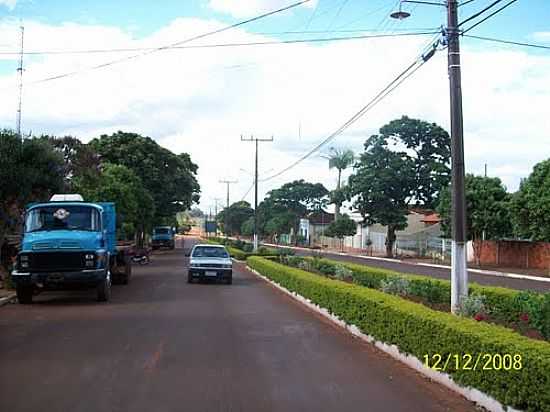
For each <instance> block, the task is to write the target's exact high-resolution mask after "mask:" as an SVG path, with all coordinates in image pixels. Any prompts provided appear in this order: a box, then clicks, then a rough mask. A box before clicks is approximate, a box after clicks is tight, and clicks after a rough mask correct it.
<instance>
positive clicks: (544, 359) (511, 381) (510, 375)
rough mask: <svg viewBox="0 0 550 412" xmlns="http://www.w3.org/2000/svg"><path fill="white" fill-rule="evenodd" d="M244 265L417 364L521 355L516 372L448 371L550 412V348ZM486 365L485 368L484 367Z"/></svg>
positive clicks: (505, 400)
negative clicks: (429, 358) (466, 356)
mask: <svg viewBox="0 0 550 412" xmlns="http://www.w3.org/2000/svg"><path fill="white" fill-rule="evenodd" d="M247 262H248V265H249V266H250V267H251V268H253V269H255V270H257V271H258V272H260V273H261V274H262V275H264V276H266V277H268V278H269V279H271V280H273V281H275V282H277V283H278V284H280V285H281V286H283V287H285V288H286V289H288V290H290V291H293V292H296V293H298V294H300V295H301V296H303V297H305V298H308V299H310V300H311V301H312V302H314V303H315V304H317V305H319V306H321V307H323V308H326V309H328V310H329V311H330V312H331V313H333V314H335V315H336V316H338V317H339V318H340V319H342V320H344V321H345V322H347V323H348V324H353V325H356V326H357V327H359V328H360V329H361V331H363V332H364V333H366V334H369V335H371V336H373V337H374V338H375V339H376V340H379V341H381V342H385V343H387V344H394V345H396V346H397V347H398V348H399V350H400V351H401V352H403V353H407V354H412V355H414V356H415V357H417V358H418V359H420V360H421V361H423V360H424V356H425V355H429V356H432V355H434V354H439V355H441V356H442V357H443V359H446V358H447V356H448V355H451V356H452V355H454V354H459V355H463V354H470V355H472V356H473V357H474V360H475V359H476V357H477V355H478V354H501V355H505V354H511V355H512V356H513V355H516V354H519V355H521V358H522V368H521V369H520V370H509V371H506V370H483V368H480V366H479V365H478V367H477V369H476V370H463V369H458V370H457V369H455V368H454V364H453V362H450V363H449V365H448V368H447V370H446V372H447V373H449V374H450V375H451V376H452V378H453V380H455V381H456V382H458V383H460V384H461V385H463V386H465V387H473V388H477V389H478V390H480V391H482V392H485V393H487V394H488V395H490V396H492V397H494V398H495V399H497V400H499V401H500V402H501V403H502V404H504V405H509V406H512V407H514V408H517V409H520V410H525V411H533V412H534V411H550V344H548V343H546V342H542V341H536V340H532V339H528V338H525V337H522V336H520V335H519V334H517V333H515V332H512V331H511V330H509V329H506V328H503V327H500V326H496V325H491V324H488V323H485V322H477V321H475V320H472V319H468V318H462V317H457V316H454V315H452V314H449V313H443V312H438V311H435V310H431V309H429V308H427V307H425V306H423V305H421V304H417V303H414V302H410V301H407V300H405V299H402V298H399V297H397V296H393V295H388V294H385V293H383V292H380V291H378V290H374V289H369V288H364V287H361V286H358V285H353V284H349V283H345V282H341V281H337V280H332V279H329V278H325V277H322V276H319V275H315V274H312V273H309V272H306V271H303V270H299V269H295V268H291V267H288V266H285V265H282V264H279V263H276V262H273V261H271V260H267V259H263V258H260V257H250V258H248V260H247ZM483 366H484V365H483Z"/></svg>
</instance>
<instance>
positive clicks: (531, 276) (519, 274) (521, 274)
mask: <svg viewBox="0 0 550 412" xmlns="http://www.w3.org/2000/svg"><path fill="white" fill-rule="evenodd" d="M262 245H265V246H271V247H279V248H287V249H293V250H301V251H306V252H312V253H315V252H317V253H319V252H322V253H323V254H328V255H338V256H349V257H355V258H360V259H365V260H383V261H388V262H395V263H402V264H405V265H413V266H414V265H416V266H427V267H433V268H442V269H449V270H450V269H451V267H450V266H449V265H440V264H435V263H429V262H425V261H422V260H419V259H416V260H414V259H392V258H385V257H377V256H365V255H361V254H357V253H348V252H338V251H336V250H327V249H310V248H303V247H296V246H286V245H276V244H272V243H262ZM504 270H505V271H503V270H502V269H501V268H499V270H487V269H480V268H476V267H468V271H469V272H473V273H478V274H481V275H487V276H500V277H506V278H514V279H526V280H534V281H539V282H548V283H550V276H546V275H544V273H538V272H539V271H536V270H529V271H527V270H524V269H515V268H504ZM526 272H527V273H526ZM541 272H542V271H541Z"/></svg>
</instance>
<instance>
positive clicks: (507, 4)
mask: <svg viewBox="0 0 550 412" xmlns="http://www.w3.org/2000/svg"><path fill="white" fill-rule="evenodd" d="M516 1H518V0H511V1H509V2H508V3H506V4H505V5H504V6H502V7H501V8H500V9H498V10H495V11H494V12H492V13H491V14H489V15H488V16H487V17H485V18H483V19H481V20H480V21H478V22H477V23H476V24H474V25H473V26H470V27H468V28H467V29H466V30H464V31H463V32H462V34H466V33H468V32H469V31H470V30H472V29H473V28H475V27H477V26H479V25H480V24H481V23H483V22H484V21H486V20H488V19H490V18H491V17H493V16H494V15H495V14H498V13H500V12H501V11H502V10H504V9H505V8H507V7H508V6H511V5H512V4H514V3H515V2H516Z"/></svg>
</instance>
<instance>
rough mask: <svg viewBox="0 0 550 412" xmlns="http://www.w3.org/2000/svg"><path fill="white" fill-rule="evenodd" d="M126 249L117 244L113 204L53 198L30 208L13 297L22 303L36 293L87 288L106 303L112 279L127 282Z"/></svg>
mask: <svg viewBox="0 0 550 412" xmlns="http://www.w3.org/2000/svg"><path fill="white" fill-rule="evenodd" d="M129 251H130V249H129V248H127V247H117V244H116V211H115V204H114V203H89V202H84V200H83V199H82V196H80V195H54V196H52V198H51V199H50V201H49V202H45V203H37V204H32V205H29V206H28V207H27V210H26V213H25V228H24V234H23V239H22V242H21V249H20V252H19V254H18V255H17V260H16V263H15V270H14V271H13V272H12V279H13V282H14V283H15V287H16V292H17V298H18V300H19V302H20V303H24V304H26V303H32V299H33V295H35V294H37V293H39V292H41V291H48V290H73V289H89V288H92V289H95V290H96V293H97V300H98V301H108V300H109V299H110V297H111V284H112V282H113V281H116V280H118V281H120V283H123V284H127V283H128V282H129V280H130V276H131V274H132V265H131V260H130V253H128V252H129Z"/></svg>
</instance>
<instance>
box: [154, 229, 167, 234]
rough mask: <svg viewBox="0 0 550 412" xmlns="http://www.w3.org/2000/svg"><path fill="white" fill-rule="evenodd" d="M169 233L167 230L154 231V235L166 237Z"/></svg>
mask: <svg viewBox="0 0 550 412" xmlns="http://www.w3.org/2000/svg"><path fill="white" fill-rule="evenodd" d="M169 233H170V229H167V228H161V229H155V235H167V234H169Z"/></svg>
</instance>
